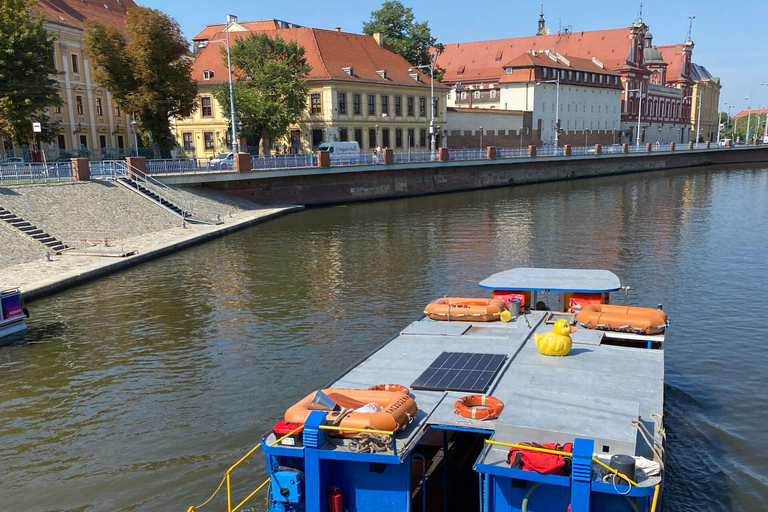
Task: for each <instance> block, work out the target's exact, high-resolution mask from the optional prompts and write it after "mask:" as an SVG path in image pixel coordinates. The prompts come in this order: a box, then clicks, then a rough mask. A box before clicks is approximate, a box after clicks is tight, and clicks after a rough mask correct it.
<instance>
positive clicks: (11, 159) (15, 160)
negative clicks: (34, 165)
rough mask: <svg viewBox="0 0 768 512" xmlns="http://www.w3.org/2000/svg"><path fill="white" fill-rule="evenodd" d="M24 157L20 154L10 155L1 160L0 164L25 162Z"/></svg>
mask: <svg viewBox="0 0 768 512" xmlns="http://www.w3.org/2000/svg"><path fill="white" fill-rule="evenodd" d="M23 163H25V162H24V159H23V158H22V157H20V156H9V157H8V158H6V159H5V160H0V164H23Z"/></svg>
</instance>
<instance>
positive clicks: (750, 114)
mask: <svg viewBox="0 0 768 512" xmlns="http://www.w3.org/2000/svg"><path fill="white" fill-rule="evenodd" d="M744 100H745V101H749V96H744ZM747 110H748V111H749V114H748V115H747V136H746V139H747V141H749V125H750V124H752V106H751V105H750V104H749V103H747Z"/></svg>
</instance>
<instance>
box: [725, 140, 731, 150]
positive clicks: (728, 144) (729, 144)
mask: <svg viewBox="0 0 768 512" xmlns="http://www.w3.org/2000/svg"><path fill="white" fill-rule="evenodd" d="M725 147H727V148H732V147H733V140H731V139H728V140H727V141H725Z"/></svg>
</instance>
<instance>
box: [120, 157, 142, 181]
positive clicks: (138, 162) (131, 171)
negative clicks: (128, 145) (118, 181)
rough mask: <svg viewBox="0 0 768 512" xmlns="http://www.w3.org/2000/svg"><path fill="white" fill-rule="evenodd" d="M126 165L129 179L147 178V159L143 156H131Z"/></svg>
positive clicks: (126, 160)
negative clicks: (136, 177) (135, 177)
mask: <svg viewBox="0 0 768 512" xmlns="http://www.w3.org/2000/svg"><path fill="white" fill-rule="evenodd" d="M125 163H126V165H127V167H128V177H130V178H133V177H134V176H138V177H139V178H146V177H147V159H146V158H144V157H143V156H129V157H128V158H126V159H125Z"/></svg>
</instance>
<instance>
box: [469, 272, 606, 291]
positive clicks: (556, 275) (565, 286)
mask: <svg viewBox="0 0 768 512" xmlns="http://www.w3.org/2000/svg"><path fill="white" fill-rule="evenodd" d="M480 287H481V288H486V289H489V290H525V291H533V292H543V291H551V292H581V293H600V292H613V291H616V290H619V289H621V282H620V281H619V278H618V277H617V276H616V274H614V273H613V272H609V271H607V270H580V269H555V268H515V269H512V270H505V271H504V272H499V273H498V274H493V275H492V276H491V277H489V278H487V279H484V280H483V281H481V282H480Z"/></svg>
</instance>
